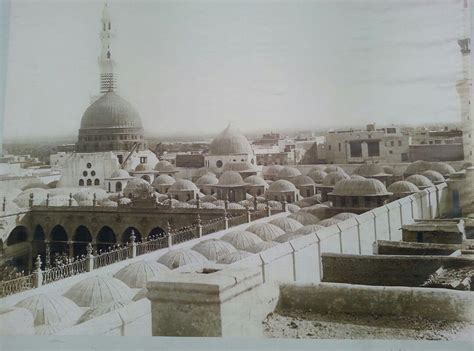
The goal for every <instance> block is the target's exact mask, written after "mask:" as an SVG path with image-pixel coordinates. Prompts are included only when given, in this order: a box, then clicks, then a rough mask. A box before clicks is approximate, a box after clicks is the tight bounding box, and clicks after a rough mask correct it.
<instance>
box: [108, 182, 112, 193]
mask: <svg viewBox="0 0 474 351" xmlns="http://www.w3.org/2000/svg"><path fill="white" fill-rule="evenodd" d="M108 188H109V193H110V192H111V191H112V190H111V188H112V185H111V183H110V182H109V185H108Z"/></svg>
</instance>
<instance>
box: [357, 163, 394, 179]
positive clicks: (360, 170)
mask: <svg viewBox="0 0 474 351" xmlns="http://www.w3.org/2000/svg"><path fill="white" fill-rule="evenodd" d="M353 174H357V175H360V176H363V177H374V176H388V175H389V174H387V173H385V171H384V169H383V167H382V166H380V165H377V164H374V163H372V164H363V165H360V166H359V167H357V168H356V169H355V170H354V172H353Z"/></svg>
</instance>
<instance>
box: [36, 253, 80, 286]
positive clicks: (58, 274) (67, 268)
mask: <svg viewBox="0 0 474 351" xmlns="http://www.w3.org/2000/svg"><path fill="white" fill-rule="evenodd" d="M85 271H86V259H85V258H83V259H80V260H77V261H74V262H71V263H68V264H65V265H61V266H59V267H54V268H51V269H47V270H46V271H44V272H43V284H49V283H52V282H55V281H58V280H61V279H64V278H67V277H72V276H74V275H76V274H80V273H83V272H85Z"/></svg>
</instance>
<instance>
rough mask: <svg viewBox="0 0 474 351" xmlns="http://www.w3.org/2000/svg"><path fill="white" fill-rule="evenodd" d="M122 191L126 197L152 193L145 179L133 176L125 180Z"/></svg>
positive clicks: (144, 195) (143, 195)
mask: <svg viewBox="0 0 474 351" xmlns="http://www.w3.org/2000/svg"><path fill="white" fill-rule="evenodd" d="M123 193H124V195H125V196H127V197H130V196H132V197H147V196H149V195H151V194H153V193H154V189H153V187H152V186H151V185H150V184H149V183H148V182H147V181H146V180H144V179H141V178H133V179H130V180H129V181H128V182H127V185H126V186H125V188H124V189H123Z"/></svg>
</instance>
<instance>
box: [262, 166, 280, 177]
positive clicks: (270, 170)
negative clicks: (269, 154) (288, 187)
mask: <svg viewBox="0 0 474 351" xmlns="http://www.w3.org/2000/svg"><path fill="white" fill-rule="evenodd" d="M282 168H283V166H281V165H271V166H268V167H267V168H265V169H264V170H263V174H264V175H266V176H277V175H278V173H280V171H281V170H282Z"/></svg>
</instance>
